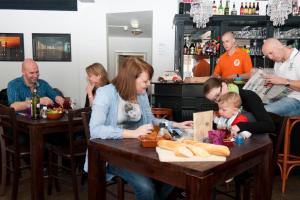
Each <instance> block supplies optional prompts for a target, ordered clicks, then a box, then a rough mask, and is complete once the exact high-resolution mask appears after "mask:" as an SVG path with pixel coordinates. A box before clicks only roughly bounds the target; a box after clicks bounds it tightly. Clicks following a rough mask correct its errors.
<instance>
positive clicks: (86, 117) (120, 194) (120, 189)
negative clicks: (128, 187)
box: [81, 110, 125, 200]
mask: <svg viewBox="0 0 300 200" xmlns="http://www.w3.org/2000/svg"><path fill="white" fill-rule="evenodd" d="M91 113H92V111H91V110H89V111H86V112H82V113H81V116H82V121H83V126H84V133H85V135H86V138H88V140H89V139H90V129H89V122H90V118H91ZM87 142H88V141H87ZM114 184H117V196H116V197H117V199H118V200H123V199H124V184H125V182H124V181H123V179H122V178H121V177H119V176H114V177H113V178H112V179H110V180H107V181H106V186H111V185H114ZM108 192H109V191H108ZM111 195H112V196H115V195H114V194H112V193H111Z"/></svg>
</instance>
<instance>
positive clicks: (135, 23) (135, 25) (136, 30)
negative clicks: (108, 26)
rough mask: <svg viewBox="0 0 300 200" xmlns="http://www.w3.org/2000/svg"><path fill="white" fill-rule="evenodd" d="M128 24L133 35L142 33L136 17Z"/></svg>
mask: <svg viewBox="0 0 300 200" xmlns="http://www.w3.org/2000/svg"><path fill="white" fill-rule="evenodd" d="M130 25H131V28H132V30H131V33H132V34H133V35H140V34H142V33H143V31H142V29H140V23H139V21H138V20H136V19H133V20H131V22H130Z"/></svg>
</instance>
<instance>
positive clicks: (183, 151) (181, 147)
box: [157, 140, 194, 158]
mask: <svg viewBox="0 0 300 200" xmlns="http://www.w3.org/2000/svg"><path fill="white" fill-rule="evenodd" d="M157 146H159V147H160V148H163V149H167V150H170V151H173V152H174V153H175V155H176V156H180V157H188V158H189V157H193V156H194V154H193V152H191V151H190V150H189V149H188V148H187V147H186V146H185V144H182V143H179V142H175V141H171V140H159V141H158V142H157Z"/></svg>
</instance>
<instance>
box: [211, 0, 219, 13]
mask: <svg viewBox="0 0 300 200" xmlns="http://www.w3.org/2000/svg"><path fill="white" fill-rule="evenodd" d="M217 11H218V9H217V4H216V1H215V0H214V1H213V5H212V13H213V15H217V14H218V12H217Z"/></svg>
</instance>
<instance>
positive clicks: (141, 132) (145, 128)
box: [135, 124, 153, 137]
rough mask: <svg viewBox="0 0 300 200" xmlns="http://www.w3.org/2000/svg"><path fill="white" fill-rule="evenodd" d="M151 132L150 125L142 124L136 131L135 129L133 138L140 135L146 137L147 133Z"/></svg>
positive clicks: (151, 127) (151, 126)
mask: <svg viewBox="0 0 300 200" xmlns="http://www.w3.org/2000/svg"><path fill="white" fill-rule="evenodd" d="M152 130H153V125H152V124H144V125H142V126H140V127H138V128H137V129H135V136H136V137H138V136H140V135H146V134H148V133H151V132H152Z"/></svg>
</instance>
